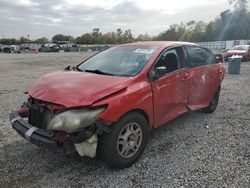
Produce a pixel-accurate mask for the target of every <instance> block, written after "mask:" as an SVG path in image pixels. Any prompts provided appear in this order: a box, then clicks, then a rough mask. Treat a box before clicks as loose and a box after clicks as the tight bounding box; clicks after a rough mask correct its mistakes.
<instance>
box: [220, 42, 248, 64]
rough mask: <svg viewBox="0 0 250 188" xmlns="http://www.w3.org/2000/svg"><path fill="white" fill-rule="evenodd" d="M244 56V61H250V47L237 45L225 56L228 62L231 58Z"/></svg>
mask: <svg viewBox="0 0 250 188" xmlns="http://www.w3.org/2000/svg"><path fill="white" fill-rule="evenodd" d="M232 56H242V61H249V60H250V45H237V46H234V47H233V48H232V49H231V50H229V51H227V52H226V54H225V57H224V58H225V60H226V61H228V58H229V57H232Z"/></svg>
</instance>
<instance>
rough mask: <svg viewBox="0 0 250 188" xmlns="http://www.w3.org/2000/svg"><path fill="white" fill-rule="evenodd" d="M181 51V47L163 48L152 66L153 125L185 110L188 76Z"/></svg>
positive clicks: (157, 124)
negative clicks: (154, 77) (153, 73)
mask: <svg viewBox="0 0 250 188" xmlns="http://www.w3.org/2000/svg"><path fill="white" fill-rule="evenodd" d="M182 52H183V50H182V47H176V48H172V49H167V50H165V51H164V52H163V53H162V54H161V56H160V57H159V58H158V60H157V61H156V63H155V65H154V67H153V71H154V72H155V74H156V79H155V80H154V81H153V82H152V90H153V100H154V125H155V127H158V126H160V125H162V124H164V123H166V122H167V121H169V120H171V119H173V118H175V117H177V116H178V115H180V114H182V113H184V112H186V111H187V103H188V100H187V99H188V89H187V88H188V85H189V76H188V73H187V72H186V70H185V68H184V67H183V66H184V65H183V62H182V60H183V57H182V54H183V53H182Z"/></svg>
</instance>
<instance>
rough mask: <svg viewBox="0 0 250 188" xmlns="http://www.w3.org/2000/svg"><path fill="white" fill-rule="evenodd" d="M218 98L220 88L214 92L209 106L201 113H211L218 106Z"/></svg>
mask: <svg viewBox="0 0 250 188" xmlns="http://www.w3.org/2000/svg"><path fill="white" fill-rule="evenodd" d="M219 98H220V88H219V89H218V90H217V91H216V92H215V94H214V96H213V98H212V100H211V102H210V104H209V106H208V107H206V108H204V109H203V110H202V111H203V112H204V113H213V112H214V111H215V110H216V108H217V106H218V103H219Z"/></svg>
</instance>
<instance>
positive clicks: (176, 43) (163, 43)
mask: <svg viewBox="0 0 250 188" xmlns="http://www.w3.org/2000/svg"><path fill="white" fill-rule="evenodd" d="M134 45H139V46H159V47H165V48H166V47H172V46H182V45H187V46H198V45H197V44H195V43H190V42H180V41H146V42H133V43H127V44H123V45H121V46H134Z"/></svg>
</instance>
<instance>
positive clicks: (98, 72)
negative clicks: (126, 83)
mask: <svg viewBox="0 0 250 188" xmlns="http://www.w3.org/2000/svg"><path fill="white" fill-rule="evenodd" d="M84 71H85V72H91V73H96V74H103V75H109V76H114V75H113V74H111V73H108V72H103V71H101V70H84Z"/></svg>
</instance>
